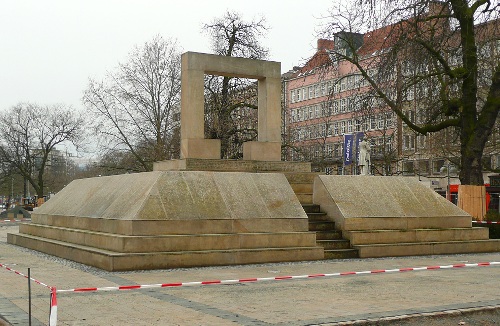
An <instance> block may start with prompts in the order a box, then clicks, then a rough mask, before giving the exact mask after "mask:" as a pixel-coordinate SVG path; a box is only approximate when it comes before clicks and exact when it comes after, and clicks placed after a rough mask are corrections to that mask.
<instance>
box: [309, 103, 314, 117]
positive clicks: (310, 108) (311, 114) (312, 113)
mask: <svg viewBox="0 0 500 326" xmlns="http://www.w3.org/2000/svg"><path fill="white" fill-rule="evenodd" d="M309 119H314V107H313V106H310V107H309Z"/></svg>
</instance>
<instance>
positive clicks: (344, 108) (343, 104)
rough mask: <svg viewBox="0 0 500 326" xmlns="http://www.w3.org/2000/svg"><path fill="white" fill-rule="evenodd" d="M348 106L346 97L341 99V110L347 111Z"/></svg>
mask: <svg viewBox="0 0 500 326" xmlns="http://www.w3.org/2000/svg"><path fill="white" fill-rule="evenodd" d="M346 106H347V100H346V99H345V98H343V99H341V100H340V112H345V110H346Z"/></svg>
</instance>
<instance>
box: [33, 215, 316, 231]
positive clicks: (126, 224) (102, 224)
mask: <svg viewBox="0 0 500 326" xmlns="http://www.w3.org/2000/svg"><path fill="white" fill-rule="evenodd" d="M297 211H299V209H297ZM31 220H32V223H34V224H43V225H53V226H58V227H65V228H70V229H80V230H88V231H95V232H105V233H114V234H123V235H164V234H165V230H168V233H169V234H188V235H190V234H219V233H224V234H225V233H266V232H269V233H279V232H303V231H307V229H308V225H307V224H308V221H309V220H308V219H307V217H306V216H304V217H301V218H286V217H284V218H281V217H280V218H243V219H210V220H208V219H190V220H119V219H107V218H93V217H81V216H60V215H55V216H51V215H38V214H33V215H32V218H31Z"/></svg>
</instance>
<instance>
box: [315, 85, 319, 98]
mask: <svg viewBox="0 0 500 326" xmlns="http://www.w3.org/2000/svg"><path fill="white" fill-rule="evenodd" d="M318 96H319V85H318V84H316V85H314V97H318Z"/></svg>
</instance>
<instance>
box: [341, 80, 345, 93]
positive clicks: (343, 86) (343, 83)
mask: <svg viewBox="0 0 500 326" xmlns="http://www.w3.org/2000/svg"><path fill="white" fill-rule="evenodd" d="M345 88H346V79H345V78H342V80H341V81H340V90H341V91H343V90H345Z"/></svg>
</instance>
